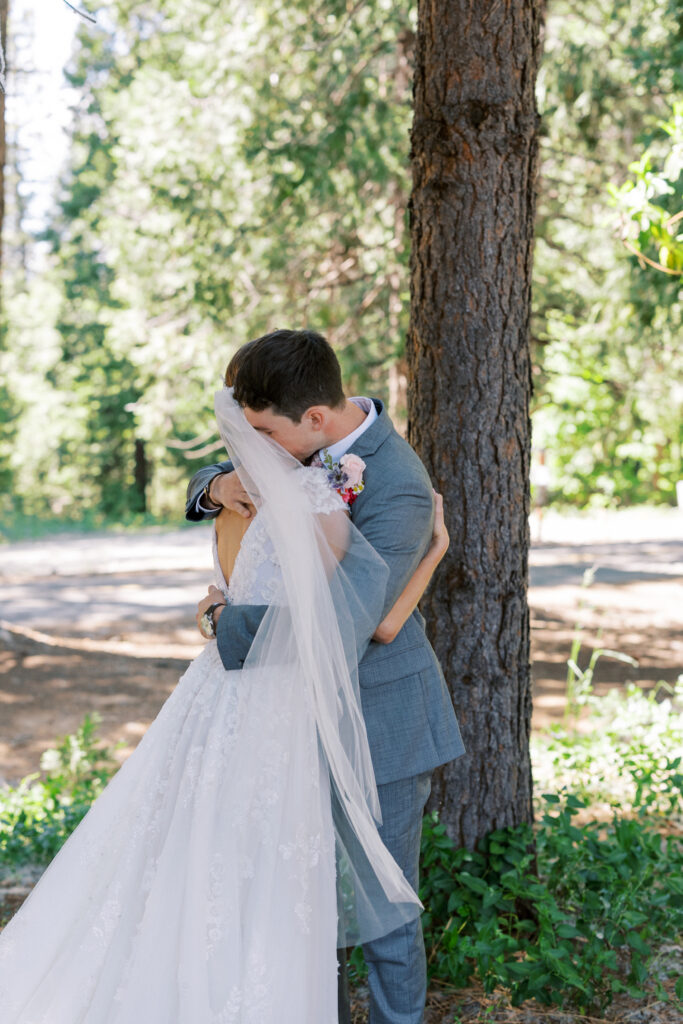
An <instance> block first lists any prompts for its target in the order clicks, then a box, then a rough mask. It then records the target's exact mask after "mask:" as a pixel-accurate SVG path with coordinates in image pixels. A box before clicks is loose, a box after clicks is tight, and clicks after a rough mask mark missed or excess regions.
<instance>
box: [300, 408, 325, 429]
mask: <svg viewBox="0 0 683 1024" xmlns="http://www.w3.org/2000/svg"><path fill="white" fill-rule="evenodd" d="M329 414H330V410H329V408H328V407H327V406H326V405H312V406H311V407H310V408H309V409H307V410H306V412H305V413H304V414H303V416H302V417H301V422H302V423H305V424H306V425H307V426H308V427H310V428H311V429H312V430H324V429H325V424H326V423H327V420H328V418H329Z"/></svg>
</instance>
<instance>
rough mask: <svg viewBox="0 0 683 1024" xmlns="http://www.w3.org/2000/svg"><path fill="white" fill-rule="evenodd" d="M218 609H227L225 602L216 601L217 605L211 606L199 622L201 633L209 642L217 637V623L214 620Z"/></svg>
mask: <svg viewBox="0 0 683 1024" xmlns="http://www.w3.org/2000/svg"><path fill="white" fill-rule="evenodd" d="M216 608H225V601H216V603H215V604H210V605H209V607H208V608H207V609H206V611H205V612H204V614H203V615H202V617H201V618H200V620H199V632H200V633H201V634H202V636H205V637H206V639H207V640H212V639H213V637H215V635H216V623H215V622H214V619H213V613H214V612H215V611H216Z"/></svg>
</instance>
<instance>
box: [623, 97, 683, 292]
mask: <svg viewBox="0 0 683 1024" xmlns="http://www.w3.org/2000/svg"><path fill="white" fill-rule="evenodd" d="M659 127H660V128H661V130H662V131H663V132H665V133H666V135H668V136H669V139H670V146H671V148H670V150H669V152H668V153H667V154H666V156H665V158H664V160H663V164H662V166H661V168H660V167H657V161H656V156H655V153H654V152H653V149H655V147H652V148H648V149H646V150H645V152H644V153H643V155H642V156H641V158H640V159H639V160H636V161H635V162H634V163H632V164H630V165H629V171H630V172H631V175H632V177H631V178H629V179H628V180H627V181H626V182H624V184H623V185H621V187H617V186H615V185H612V186H611V187H610V189H609V192H610V195H611V196H612V198H613V200H614V205H615V206H616V207H617V208H618V209H620V210H621V211H622V237H623V239H624V242H625V244H626V246H627V248H628V249H629V251H631V252H633V253H634V254H635V255H636V256H638V258H639V262H640V265H641V266H642V267H644V266H645V263H646V261H647V264H648V265H649V266H653V267H654V268H655V270H661V271H662V272H663V273H665V274H671V275H672V276H674V277H675V276H679V277H680V275H682V274H683V210H679V209H677V208H676V204H677V203H679V202H680V200H681V198H682V196H683V102H679V103H674V106H673V113H672V115H671V118H670V119H669V120H668V121H662V122H661V123H660V125H659ZM648 250H650V252H649V255H648Z"/></svg>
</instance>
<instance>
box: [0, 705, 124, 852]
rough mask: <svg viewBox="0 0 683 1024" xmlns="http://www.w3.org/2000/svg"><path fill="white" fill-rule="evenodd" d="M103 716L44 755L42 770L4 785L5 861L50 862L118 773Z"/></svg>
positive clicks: (0, 812)
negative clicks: (100, 735)
mask: <svg viewBox="0 0 683 1024" xmlns="http://www.w3.org/2000/svg"><path fill="white" fill-rule="evenodd" d="M99 722H100V718H99V716H98V715H96V714H93V715H86V716H85V718H84V719H83V722H82V724H81V725H80V726H79V728H78V730H77V731H76V732H75V733H73V734H71V735H69V736H64V737H62V738H61V739H60V740H59V741H58V743H57V746H56V747H55V748H54V749H50V750H46V751H45V753H44V754H43V756H42V758H41V768H42V770H43V772H44V777H43V778H42V779H41V776H40V773H36V774H34V775H28V776H27V777H26V778H25V779H22V781H21V782H20V783H19V785H18V786H17V787H16V788H5V789H0V865H6V866H11V867H16V866H18V865H21V864H49V862H50V861H51V860H52V858H53V857H54V856H55V854H56V853H57V851H58V850H59V849H60V848H61V846H62V845H63V844H64V843H65V842H66V840H67V839H68V837H69V836H70V835H71V833H72V832H73V830H74V829H75V828H76V826H77V825H78V823H79V822H80V821H81V820H82V818H83V817H84V816H85V814H86V812H87V811H88V808H89V807H90V805H91V804H92V803H93V801H94V800H95V799H96V798H97V797H98V796H99V794H100V793H101V791H102V789H103V788H104V786H105V785H106V783H107V782H108V781H109V779H110V778H111V777H112V775H113V774H114V772H115V771H116V769H117V768H118V763H117V762H116V760H115V759H114V750H113V748H107V747H102V745H101V744H100V743H98V741H97V738H96V732H97V728H98V725H99Z"/></svg>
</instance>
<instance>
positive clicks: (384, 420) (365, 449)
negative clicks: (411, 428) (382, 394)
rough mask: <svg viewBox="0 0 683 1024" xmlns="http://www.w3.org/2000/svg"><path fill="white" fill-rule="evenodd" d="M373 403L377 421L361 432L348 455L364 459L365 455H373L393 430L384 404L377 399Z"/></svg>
mask: <svg viewBox="0 0 683 1024" xmlns="http://www.w3.org/2000/svg"><path fill="white" fill-rule="evenodd" d="M373 402H374V403H375V408H376V409H377V412H378V416H377V419H376V420H375V422H374V423H373V424H372V426H371V427H368V429H367V430H364V431H363V433H362V434H361V435H360V437H359V438H357V439H356V440H355V441H354V442H353V444H352V445H351V447H350V448H349V453H350V454H353V455H360V457H361V458H365V457H366V456H367V455H374V454H375V452H376V451H377V449H378V448H379V446H380V445H381V444H383V442H384V441H386V439H387V438H388V437H389V434H391V432H392V431H393V429H394V425H393V423H392V422H391V420H390V419H389V416H388V413H387V411H386V409H385V407H384V403H383V402H380V400H379V399H378V398H373Z"/></svg>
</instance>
